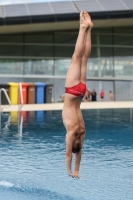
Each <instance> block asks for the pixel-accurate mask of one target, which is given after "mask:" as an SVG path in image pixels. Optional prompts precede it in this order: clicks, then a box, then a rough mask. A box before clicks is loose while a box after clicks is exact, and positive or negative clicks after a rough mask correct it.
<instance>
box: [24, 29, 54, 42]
mask: <svg viewBox="0 0 133 200" xmlns="http://www.w3.org/2000/svg"><path fill="white" fill-rule="evenodd" d="M25 43H41V44H42V43H51V44H52V43H53V33H52V32H50V33H44V32H42V33H26V34H25Z"/></svg>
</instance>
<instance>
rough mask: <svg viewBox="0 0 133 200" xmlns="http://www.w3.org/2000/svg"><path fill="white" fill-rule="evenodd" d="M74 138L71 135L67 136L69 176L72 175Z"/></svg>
mask: <svg viewBox="0 0 133 200" xmlns="http://www.w3.org/2000/svg"><path fill="white" fill-rule="evenodd" d="M73 141H74V136H73V135H72V134H71V133H67V134H66V167H67V171H68V174H69V175H72V170H71V163H72V144H73Z"/></svg>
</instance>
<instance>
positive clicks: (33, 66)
mask: <svg viewBox="0 0 133 200" xmlns="http://www.w3.org/2000/svg"><path fill="white" fill-rule="evenodd" d="M24 66H25V74H36V75H53V66H54V61H53V60H44V59H41V60H39V59H38V60H25V64H24Z"/></svg>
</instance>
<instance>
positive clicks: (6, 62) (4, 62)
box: [0, 59, 23, 74]
mask: <svg viewBox="0 0 133 200" xmlns="http://www.w3.org/2000/svg"><path fill="white" fill-rule="evenodd" d="M0 74H23V60H17V59H15V60H12V59H0Z"/></svg>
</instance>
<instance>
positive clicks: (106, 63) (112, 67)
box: [0, 1, 133, 102]
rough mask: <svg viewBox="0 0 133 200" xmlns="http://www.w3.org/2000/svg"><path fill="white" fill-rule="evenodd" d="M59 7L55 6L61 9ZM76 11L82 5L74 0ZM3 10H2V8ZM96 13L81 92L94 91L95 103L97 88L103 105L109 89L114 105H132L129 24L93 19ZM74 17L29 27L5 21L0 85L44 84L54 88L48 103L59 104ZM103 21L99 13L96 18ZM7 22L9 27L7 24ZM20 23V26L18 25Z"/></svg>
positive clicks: (131, 35) (73, 35)
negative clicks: (124, 102) (102, 93)
mask: <svg viewBox="0 0 133 200" xmlns="http://www.w3.org/2000/svg"><path fill="white" fill-rule="evenodd" d="M86 2H88V1H84V4H85V3H86ZM61 3H62V4H61ZM63 3H64V2H60V3H59V2H58V4H61V5H63ZM69 3H70V2H68V5H69ZM29 5H30V6H31V4H29ZM32 5H34V4H32ZM36 5H39V6H40V4H36ZM45 5H46V4H45ZM19 6H20V7H22V5H19ZM76 6H79V7H80V6H83V3H81V4H80V1H77V2H76ZM5 7H6V9H7V7H8V6H5ZM9 8H10V6H9ZM9 8H8V9H9ZM2 9H3V8H2ZM6 9H5V11H6ZM8 9H7V10H8ZM69 10H70V9H69ZM121 12H123V15H124V17H125V14H124V11H121V10H120V13H121ZM96 13H100V12H95V13H94V12H92V19H93V18H94V20H93V21H94V25H95V24H96V26H95V27H94V28H93V29H92V51H91V55H90V58H89V60H88V66H87V87H88V88H90V89H91V90H92V89H93V88H94V89H95V90H96V91H97V97H98V98H97V99H98V100H99V92H100V90H101V89H103V90H104V91H105V100H107V101H108V100H109V90H111V91H113V93H115V94H116V96H115V100H132V98H133V25H132V22H133V20H132V18H131V17H129V16H126V17H125V18H122V17H120V16H119V17H118V16H117V18H116V17H115V18H114V19H113V18H112V19H106V18H105V17H104V19H100V17H99V19H96V16H95V15H96ZM116 13H117V14H118V13H119V12H116ZM94 14H95V15H94ZM38 15H39V14H38ZM38 15H36V16H34V20H35V19H38ZM78 15H79V14H78V12H76V13H75V15H74V14H73V13H69V15H68V14H66V15H65V16H64V14H60V15H59V14H58V15H57V17H58V18H59V16H60V18H61V19H62V21H60V20H59V21H56V22H53V21H52V22H47V21H46V22H44V21H43V22H41V23H40V22H39V21H37V22H36V23H32V24H31V23H29V24H27V22H26V21H24V19H23V18H22V19H21V18H20V19H19V20H18V23H16V21H15V22H14V20H16V17H17V16H13V17H11V16H8V17H6V16H5V19H6V20H7V22H6V24H1V31H0V47H1V48H0V79H1V82H9V81H19V82H36V81H42V82H50V83H52V84H53V85H54V88H53V98H54V100H55V102H57V101H59V100H60V98H59V97H60V95H61V94H62V93H64V83H65V76H66V73H67V70H68V67H69V65H70V62H71V56H72V54H73V51H74V47H75V42H76V39H77V35H78V27H79V22H78ZM99 15H101V13H100V14H99ZM109 15H112V12H109ZM119 15H120V14H119ZM46 16H47V15H46V14H45V17H46ZM103 16H104V14H102V17H101V18H103ZM113 16H114V15H113ZM23 17H24V16H23ZM32 18H33V16H32ZM49 18H51V16H49ZM49 18H48V19H49ZM3 19H4V18H3ZM9 19H10V24H8V23H9V22H8V21H9ZM6 20H5V21H6ZM21 20H22V21H23V23H21V24H20V21H21ZM43 20H44V18H43ZM45 20H46V19H45ZM122 22H123V23H122ZM26 27H27V28H26Z"/></svg>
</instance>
